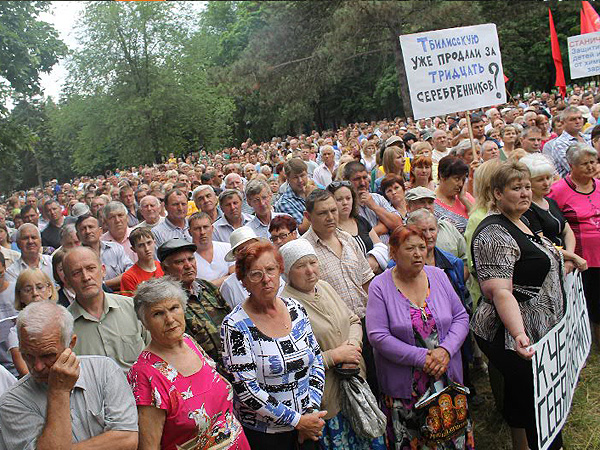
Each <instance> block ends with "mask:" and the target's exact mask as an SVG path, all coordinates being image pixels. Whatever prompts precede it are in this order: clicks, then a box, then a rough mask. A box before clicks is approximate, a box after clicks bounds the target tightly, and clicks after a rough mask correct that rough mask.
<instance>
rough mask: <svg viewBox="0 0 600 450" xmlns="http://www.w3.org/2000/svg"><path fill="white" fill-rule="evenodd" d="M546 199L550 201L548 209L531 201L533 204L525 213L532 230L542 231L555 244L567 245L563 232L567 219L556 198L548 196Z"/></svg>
mask: <svg viewBox="0 0 600 450" xmlns="http://www.w3.org/2000/svg"><path fill="white" fill-rule="evenodd" d="M546 200H547V201H548V209H547V210H546V209H543V208H540V207H539V206H538V205H536V204H535V203H533V202H531V206H530V207H529V209H528V210H527V211H526V212H525V214H523V215H524V216H525V217H527V220H528V221H529V228H530V229H531V231H533V232H534V233H536V234H539V233H540V232H541V233H542V234H543V235H544V236H545V237H547V238H548V239H550V241H551V242H552V243H553V244H554V245H558V246H561V247H562V246H564V245H565V244H564V241H563V239H562V234H563V231H564V230H565V224H566V223H567V220H566V219H565V217H564V216H563V215H562V212H561V211H560V208H559V207H558V204H557V203H556V202H555V201H554V200H552V199H551V198H546Z"/></svg>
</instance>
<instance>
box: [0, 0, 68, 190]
mask: <svg viewBox="0 0 600 450" xmlns="http://www.w3.org/2000/svg"><path fill="white" fill-rule="evenodd" d="M47 8H48V3H47V2H36V1H34V2H19V1H5V2H0V161H2V164H1V165H0V189H2V190H3V191H9V190H11V189H14V188H15V187H16V186H18V185H19V183H20V182H21V181H22V179H21V176H22V175H23V173H25V172H26V170H24V169H27V166H26V165H25V162H24V161H21V160H20V158H21V157H22V156H23V152H25V154H27V152H28V149H30V148H31V146H32V142H33V140H34V136H35V132H33V131H32V130H30V129H29V128H28V127H27V125H25V124H20V123H19V121H18V120H14V119H13V118H12V117H10V115H9V111H8V107H7V105H8V103H9V101H17V102H18V101H20V100H24V101H28V100H29V99H31V98H32V97H33V96H35V95H36V94H39V92H40V87H39V76H40V73H47V72H50V70H51V69H52V67H53V66H54V64H56V62H57V61H58V59H59V58H60V57H62V56H64V55H65V54H66V53H67V47H66V46H65V44H64V43H63V42H62V41H61V40H60V39H59V38H58V34H57V33H56V30H54V28H53V27H52V26H51V25H50V24H48V23H46V22H43V21H40V20H39V19H38V17H39V15H40V13H41V12H43V11H45V10H46V9H47ZM34 173H35V172H34Z"/></svg>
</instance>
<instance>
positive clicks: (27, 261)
mask: <svg viewBox="0 0 600 450" xmlns="http://www.w3.org/2000/svg"><path fill="white" fill-rule="evenodd" d="M16 242H17V247H19V250H21V256H20V257H19V258H18V259H17V260H16V261H15V262H13V263H12V264H11V265H10V266H9V267H8V268H7V269H6V279H7V280H8V281H15V282H16V281H17V278H19V275H20V274H21V272H23V271H24V270H25V269H29V268H31V269H41V271H42V272H44V273H45V274H46V275H48V276H49V277H50V279H51V280H54V276H53V274H52V257H51V256H49V255H42V254H41V253H40V250H41V248H42V237H41V235H40V230H39V229H38V227H36V226H35V225H33V224H31V223H24V224H23V225H21V226H20V227H19V229H18V230H17V236H16Z"/></svg>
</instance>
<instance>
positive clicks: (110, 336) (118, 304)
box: [63, 247, 150, 373]
mask: <svg viewBox="0 0 600 450" xmlns="http://www.w3.org/2000/svg"><path fill="white" fill-rule="evenodd" d="M63 271H64V274H65V278H66V280H67V281H68V283H69V285H70V286H71V288H72V289H73V291H75V301H74V302H73V303H71V305H70V306H69V308H68V310H69V312H70V313H71V314H73V319H74V321H75V325H74V330H75V333H76V334H77V335H78V336H79V340H78V342H77V343H76V345H75V347H74V351H75V352H76V353H77V354H80V355H100V356H108V357H110V358H112V359H114V360H115V362H116V363H117V364H118V365H119V367H121V369H122V370H123V371H124V372H125V373H127V371H128V370H129V368H130V367H131V366H132V365H133V363H135V362H136V360H137V358H138V356H139V354H140V353H141V351H142V349H143V348H144V347H145V345H146V344H147V343H148V342H149V340H150V337H149V335H148V333H147V331H146V330H144V329H143V328H142V325H141V323H140V322H139V320H138V319H137V316H136V314H135V311H134V310H133V302H132V301H131V299H130V298H127V297H124V296H122V295H117V294H108V293H105V292H104V291H103V290H102V277H103V272H104V267H103V265H102V263H101V262H100V257H99V256H98V254H97V253H96V252H95V251H93V250H92V249H91V248H88V247H76V248H74V249H72V250H70V251H69V252H68V253H67V254H66V256H65V258H64V260H63Z"/></svg>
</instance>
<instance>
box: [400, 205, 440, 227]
mask: <svg viewBox="0 0 600 450" xmlns="http://www.w3.org/2000/svg"><path fill="white" fill-rule="evenodd" d="M428 219H433V222H434V223H435V226H436V227H437V226H438V219H437V217H435V214H433V213H432V212H431V211H429V210H428V209H425V208H419V209H417V210H415V211H413V212H411V213H410V214H408V217H407V219H406V225H415V224H417V223H419V222H420V221H422V220H428Z"/></svg>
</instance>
